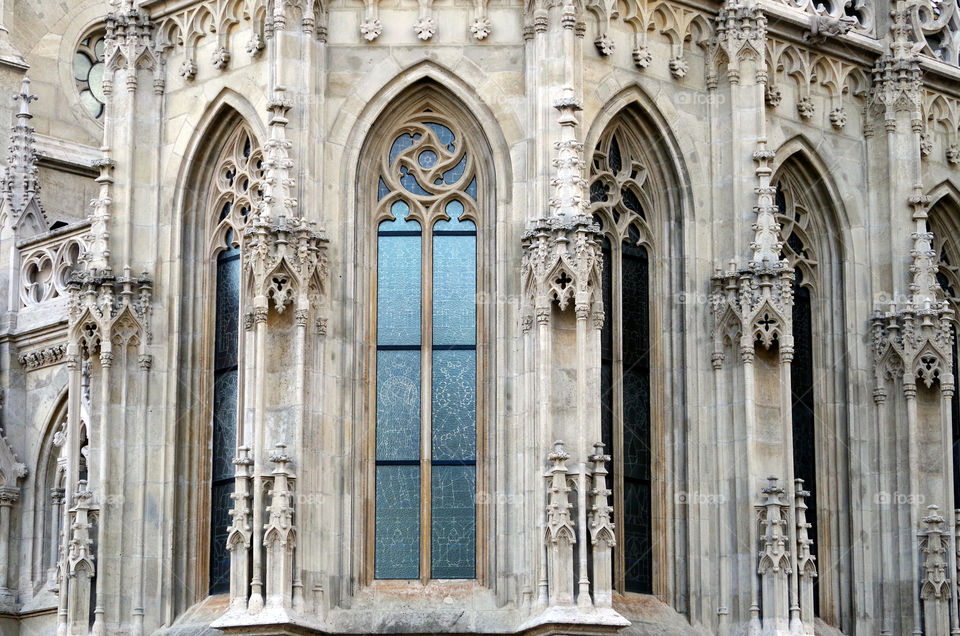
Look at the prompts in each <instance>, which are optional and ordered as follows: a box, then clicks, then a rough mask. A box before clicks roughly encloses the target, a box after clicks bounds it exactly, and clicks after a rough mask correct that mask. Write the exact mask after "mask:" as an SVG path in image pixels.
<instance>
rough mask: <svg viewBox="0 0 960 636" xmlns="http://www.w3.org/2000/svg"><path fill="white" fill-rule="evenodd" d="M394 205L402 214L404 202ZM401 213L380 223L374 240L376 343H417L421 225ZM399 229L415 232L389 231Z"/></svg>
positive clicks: (418, 340)
mask: <svg viewBox="0 0 960 636" xmlns="http://www.w3.org/2000/svg"><path fill="white" fill-rule="evenodd" d="M398 206H401V207H400V208H398ZM394 208H395V209H396V210H397V212H401V213H402V214H403V216H405V214H406V213H405V211H404V210H405V208H406V204H404V203H401V202H397V203H395V204H394ZM395 213H396V212H395ZM403 216H398V219H397V220H396V221H384V222H383V223H381V224H380V236H379V237H378V240H377V246H378V256H377V258H378V261H379V264H378V267H377V344H379V345H419V344H420V234H419V231H420V225H419V224H418V223H417V222H416V221H406V220H404V219H403ZM398 231H399V232H415V233H416V234H413V235H403V234H395V233H393V234H391V233H392V232H398Z"/></svg>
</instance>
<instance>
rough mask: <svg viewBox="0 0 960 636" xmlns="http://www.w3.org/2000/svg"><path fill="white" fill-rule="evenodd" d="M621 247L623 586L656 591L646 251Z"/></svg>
mask: <svg viewBox="0 0 960 636" xmlns="http://www.w3.org/2000/svg"><path fill="white" fill-rule="evenodd" d="M635 239H636V237H631V240H630V241H627V242H626V243H624V244H623V246H622V263H621V273H622V313H623V315H622V316H621V325H622V329H623V331H622V342H623V352H622V353H623V448H622V449H621V451H620V452H621V454H622V458H623V509H624V528H623V538H624V550H625V552H624V585H625V586H626V589H627V590H628V591H631V592H645V593H650V592H652V591H653V559H652V536H651V532H650V526H651V519H652V517H651V514H650V502H651V491H650V308H649V300H650V296H649V266H648V263H647V252H646V250H645V249H644V248H643V247H641V246H637V245H633V242H634V241H635Z"/></svg>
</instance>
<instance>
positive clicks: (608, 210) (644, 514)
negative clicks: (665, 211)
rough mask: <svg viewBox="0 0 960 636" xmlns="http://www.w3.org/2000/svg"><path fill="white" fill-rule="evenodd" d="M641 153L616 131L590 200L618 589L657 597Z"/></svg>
mask: <svg viewBox="0 0 960 636" xmlns="http://www.w3.org/2000/svg"><path fill="white" fill-rule="evenodd" d="M637 155H638V153H637V152H636V149H635V148H634V147H632V146H631V140H629V139H627V141H626V142H625V141H624V139H622V138H621V133H620V132H619V131H617V130H616V129H614V130H613V131H611V132H608V133H607V134H606V135H604V137H603V138H601V140H600V143H599V144H598V147H597V148H596V151H595V152H594V159H593V163H592V172H591V179H590V184H589V185H590V202H591V204H592V209H593V212H594V216H595V218H596V220H597V222H598V223H599V224H600V226H601V228H602V230H603V244H602V247H603V306H604V308H605V310H606V311H605V312H604V324H603V328H602V330H601V332H600V385H601V386H600V389H601V396H602V398H601V399H602V403H601V419H600V427H601V439H602V441H603V443H604V445H606V447H607V448H610V449H612V454H611V456H612V460H613V461H612V462H611V468H610V476H609V479H610V483H611V484H612V486H613V488H612V490H613V509H614V514H615V528H616V530H615V531H616V533H617V546H616V548H614V581H615V587H616V588H617V589H618V590H619V591H621V592H623V591H629V592H642V593H651V592H652V591H653V547H654V537H653V533H652V525H653V524H652V521H653V515H652V511H651V505H652V491H651V470H650V466H651V460H652V453H651V440H650V419H651V412H652V411H651V404H650V290H649V278H650V272H649V263H648V257H647V249H646V247H645V246H644V245H643V240H642V234H641V231H640V228H642V227H645V219H646V216H645V212H644V209H643V203H642V198H643V197H644V194H643V192H642V188H641V183H642V179H638V177H639V176H640V171H641V168H640V163H639V161H638V156H637Z"/></svg>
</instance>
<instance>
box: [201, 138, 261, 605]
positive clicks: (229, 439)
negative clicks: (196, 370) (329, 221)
mask: <svg viewBox="0 0 960 636" xmlns="http://www.w3.org/2000/svg"><path fill="white" fill-rule="evenodd" d="M262 177H263V166H262V156H261V153H260V149H259V148H258V147H257V144H256V141H255V139H254V137H253V135H252V134H251V133H250V131H249V129H247V128H246V127H244V126H240V127H238V128H237V130H236V131H235V132H234V133H233V134H232V135H231V136H230V137H229V138H228V140H227V142H226V144H225V145H224V148H223V151H222V152H221V154H220V157H219V159H218V161H217V164H216V168H215V171H214V177H213V180H214V183H213V187H212V188H211V202H210V215H211V216H212V219H211V220H212V223H213V224H214V228H215V229H214V231H213V233H212V240H211V245H212V253H213V254H215V274H214V277H215V285H214V290H215V294H214V316H215V318H214V338H213V340H214V343H213V422H212V455H211V476H210V481H211V492H210V564H209V576H210V589H209V591H210V593H211V594H219V593H222V592H227V591H229V590H230V579H229V575H230V553H229V552H228V551H227V528H228V527H229V525H230V514H229V511H230V509H231V508H232V507H233V501H232V500H231V497H230V495H232V494H233V488H234V465H233V459H234V457H235V456H236V452H237V418H238V411H237V405H238V402H239V386H240V383H239V380H240V379H239V366H238V360H239V353H240V352H239V343H240V330H239V324H240V321H239V318H240V244H239V241H240V236H241V233H242V231H243V227H244V225H245V223H246V220H247V216H248V215H249V214H250V211H251V210H252V209H253V207H254V205H255V203H256V202H257V200H258V199H259V197H260V196H261V192H260V181H261V179H262Z"/></svg>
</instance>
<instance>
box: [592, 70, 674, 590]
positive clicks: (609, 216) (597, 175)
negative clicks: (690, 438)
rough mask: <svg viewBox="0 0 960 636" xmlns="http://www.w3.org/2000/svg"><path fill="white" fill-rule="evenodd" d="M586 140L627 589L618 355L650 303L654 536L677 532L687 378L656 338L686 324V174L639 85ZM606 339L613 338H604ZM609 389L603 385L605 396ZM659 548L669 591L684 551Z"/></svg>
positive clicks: (617, 572)
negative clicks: (629, 280)
mask: <svg viewBox="0 0 960 636" xmlns="http://www.w3.org/2000/svg"><path fill="white" fill-rule="evenodd" d="M586 140H587V141H586V144H585V146H584V152H583V155H584V177H585V178H586V181H587V190H588V196H589V203H588V206H587V212H588V213H589V214H591V215H592V218H593V219H594V220H595V221H596V222H597V223H598V225H599V230H600V233H599V236H600V237H602V239H603V243H604V246H605V247H604V251H605V252H606V253H607V257H606V258H605V259H604V260H605V262H604V264H603V278H604V281H605V282H604V286H605V287H608V288H609V290H608V291H606V292H605V295H606V296H607V297H606V298H605V299H604V301H603V302H604V306H603V318H604V323H605V324H606V325H607V326H606V327H605V329H607V332H608V333H609V336H608V338H609V343H610V344H609V346H608V345H603V346H604V347H607V348H611V347H612V349H611V350H610V351H608V352H607V353H603V352H601V351H598V354H600V355H601V358H602V359H603V360H604V361H608V360H609V364H611V365H612V366H611V369H610V373H611V377H612V380H611V386H610V387H609V389H610V391H611V394H612V396H613V397H612V398H611V401H610V403H609V404H607V406H606V408H607V409H609V414H608V415H607V417H609V418H611V419H610V422H611V423H610V424H608V425H609V426H610V427H611V430H610V431H609V432H606V430H605V432H604V436H606V435H610V439H609V440H607V439H606V438H604V441H605V443H608V445H610V447H608V448H607V449H606V451H607V452H608V453H610V455H611V459H612V464H611V473H612V478H611V480H610V482H611V483H610V486H611V488H612V491H613V493H612V494H613V499H612V501H613V511H612V517H613V519H614V524H613V526H614V527H615V528H616V534H617V535H618V536H617V540H616V545H617V546H619V549H617V550H615V551H614V568H613V571H614V588H615V589H618V590H620V591H623V590H624V589H625V585H626V583H625V575H624V570H625V563H626V561H625V557H626V556H627V552H628V550H630V549H631V548H630V542H628V541H625V536H624V535H623V534H622V532H624V530H622V529H624V528H625V527H626V526H625V524H624V520H625V517H624V515H625V512H626V510H625V505H624V502H625V500H624V497H625V494H624V482H623V478H622V475H623V474H624V464H623V462H624V454H625V452H624V443H625V442H624V439H623V437H624V435H626V433H625V432H624V426H626V422H625V420H624V409H625V407H624V406H622V402H623V396H622V395H621V394H620V389H619V388H618V387H619V386H620V385H621V384H622V381H623V380H622V375H623V369H621V368H619V365H618V363H616V362H613V360H619V359H620V358H621V357H622V356H623V355H626V353H624V352H623V351H622V349H621V347H622V345H623V338H624V335H623V328H624V327H623V325H622V324H621V323H622V319H623V315H624V311H625V308H631V307H640V306H646V307H647V309H646V311H647V325H646V327H645V328H646V329H647V330H648V333H649V334H650V335H649V354H648V358H647V362H648V364H649V368H650V369H651V370H654V369H655V370H657V371H656V372H651V373H650V377H649V383H650V384H649V407H648V408H649V436H650V439H649V443H650V457H649V461H650V498H651V499H650V510H651V516H650V526H651V527H650V532H651V536H652V537H665V536H669V535H670V533H671V528H670V527H669V525H668V522H666V521H665V519H668V518H670V517H672V516H673V511H672V509H671V507H670V505H669V502H670V501H671V500H672V495H671V493H672V489H673V487H674V485H675V484H673V483H672V481H671V479H670V474H671V466H674V465H676V464H677V462H678V461H680V458H679V457H676V456H674V455H672V454H671V451H670V450H668V448H667V447H666V445H665V444H664V439H665V437H664V436H665V435H666V431H668V430H671V429H672V427H673V424H672V422H675V421H677V418H678V417H681V415H680V413H681V412H682V410H683V408H684V407H683V394H684V383H683V381H682V380H681V379H680V378H678V377H676V376H675V375H674V374H675V370H676V369H679V368H681V367H682V364H681V363H680V360H681V358H682V355H683V345H682V342H681V341H680V340H679V339H677V338H675V337H669V336H668V337H659V336H656V335H654V334H667V333H670V332H671V328H670V327H669V326H668V325H675V324H679V323H680V322H681V321H682V316H681V315H680V313H679V310H680V309H681V304H679V303H675V302H671V299H673V298H676V297H677V295H678V292H679V291H680V290H682V289H683V272H682V266H681V263H682V260H683V259H682V254H683V253H684V251H685V250H684V244H685V240H684V228H685V224H686V219H685V205H684V202H685V200H686V198H687V197H686V188H685V186H684V183H685V179H684V176H683V175H684V174H685V170H684V168H683V166H682V162H681V161H680V152H679V151H678V149H677V144H676V142H675V140H674V139H673V136H672V134H671V133H670V132H669V129H668V127H667V126H665V125H664V123H663V116H662V114H661V113H660V112H659V111H658V110H657V109H656V108H655V107H654V106H653V104H652V103H651V102H649V100H647V99H646V96H645V95H644V94H643V93H642V92H640V91H639V89H637V88H636V87H630V88H627V89H625V90H623V91H621V92H620V93H618V94H616V95H614V96H612V97H611V98H610V101H608V102H607V104H605V105H604V106H603V107H601V108H600V109H599V111H598V112H597V114H596V116H595V118H594V121H593V124H592V126H591V127H590V129H589V131H588V133H587V135H586ZM636 248H642V249H643V250H644V251H645V258H646V263H647V265H646V267H647V268H648V269H647V272H648V274H647V281H646V292H645V297H644V298H641V297H634V296H633V295H631V294H632V293H635V292H636V290H633V291H632V292H631V291H628V290H627V288H625V287H624V280H623V276H624V274H623V269H622V268H623V262H624V258H625V257H624V250H631V249H632V250H633V251H636ZM635 256H636V254H635ZM602 342H608V340H605V339H602ZM604 350H605V351H606V349H604ZM617 352H619V353H617ZM611 356H612V357H611ZM625 363H626V362H624V364H625ZM606 393H607V392H606V391H604V390H603V389H601V394H602V396H605V395H606ZM603 399H606V398H605V397H604V398H603ZM605 426H606V425H605ZM651 547H652V555H651V562H652V578H651V590H650V591H652V592H653V593H655V594H658V595H661V596H669V595H670V594H671V593H672V585H673V583H674V580H675V579H674V578H673V577H672V576H671V570H670V567H669V566H668V564H669V563H671V562H674V561H672V559H673V558H675V557H674V556H673V555H674V553H675V552H676V551H677V550H682V548H681V547H680V546H677V545H675V544H673V542H671V541H669V540H666V541H663V540H657V541H653V542H652V546H651Z"/></svg>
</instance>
